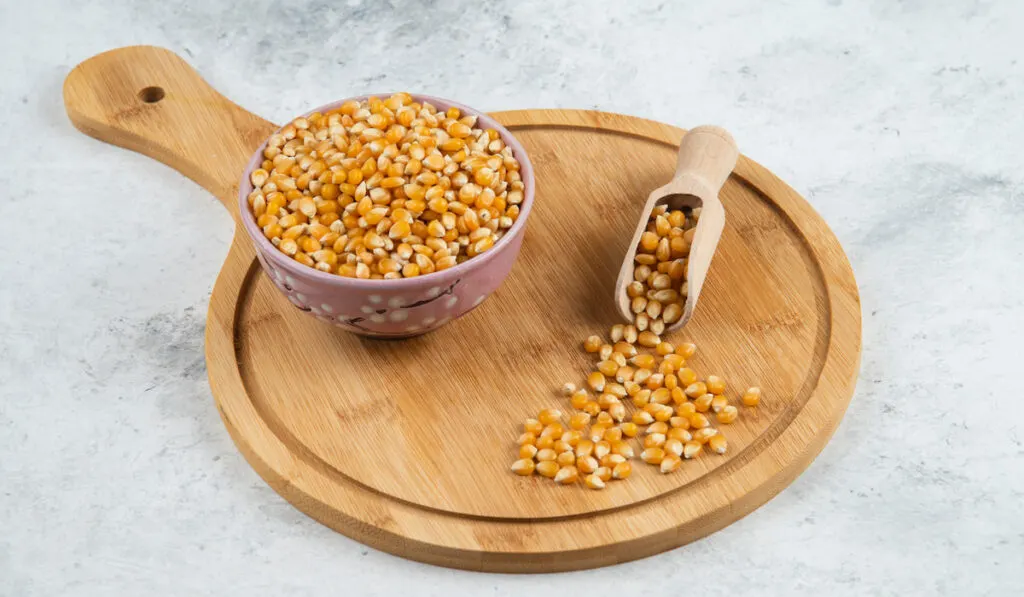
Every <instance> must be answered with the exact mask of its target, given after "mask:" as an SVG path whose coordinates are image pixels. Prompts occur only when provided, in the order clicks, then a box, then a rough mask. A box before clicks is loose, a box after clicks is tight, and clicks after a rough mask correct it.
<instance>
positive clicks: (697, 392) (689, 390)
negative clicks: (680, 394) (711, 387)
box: [684, 381, 708, 398]
mask: <svg viewBox="0 0 1024 597" xmlns="http://www.w3.org/2000/svg"><path fill="white" fill-rule="evenodd" d="M684 391H685V392H686V395H687V396H689V397H690V398H699V397H700V396H703V395H704V394H707V393H708V386H707V385H705V384H704V382H702V381H698V382H695V383H692V384H690V385H688V386H686V390H684Z"/></svg>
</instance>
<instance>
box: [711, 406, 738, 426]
mask: <svg viewBox="0 0 1024 597" xmlns="http://www.w3.org/2000/svg"><path fill="white" fill-rule="evenodd" d="M738 416H739V411H738V410H737V409H736V407H735V406H726V407H725V408H723V409H722V410H721V412H719V413H718V414H717V415H716V417H715V418H716V419H718V422H719V423H721V424H723V425H728V424H729V423H732V422H733V421H735V420H736V417H738Z"/></svg>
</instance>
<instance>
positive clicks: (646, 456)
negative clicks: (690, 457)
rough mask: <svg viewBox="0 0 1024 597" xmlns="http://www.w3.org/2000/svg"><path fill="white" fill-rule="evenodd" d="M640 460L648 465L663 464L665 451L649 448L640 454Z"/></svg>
mask: <svg viewBox="0 0 1024 597" xmlns="http://www.w3.org/2000/svg"><path fill="white" fill-rule="evenodd" d="M697 445H700V444H697ZM640 459H641V460H643V461H644V462H646V463H647V464H661V461H662V460H664V459H665V450H662V449H661V448H657V447H654V448H647V449H645V450H644V451H643V452H641V453H640Z"/></svg>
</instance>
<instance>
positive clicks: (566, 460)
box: [555, 452, 576, 467]
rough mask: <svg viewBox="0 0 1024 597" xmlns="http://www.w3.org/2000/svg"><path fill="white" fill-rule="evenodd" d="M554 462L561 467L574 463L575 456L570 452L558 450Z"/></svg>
mask: <svg viewBox="0 0 1024 597" xmlns="http://www.w3.org/2000/svg"><path fill="white" fill-rule="evenodd" d="M555 462H557V463H558V466H562V467H565V466H573V465H574V464H576V456H575V455H573V453H572V452H559V454H558V457H557V458H555Z"/></svg>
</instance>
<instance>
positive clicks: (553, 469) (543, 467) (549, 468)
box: [537, 460, 559, 479]
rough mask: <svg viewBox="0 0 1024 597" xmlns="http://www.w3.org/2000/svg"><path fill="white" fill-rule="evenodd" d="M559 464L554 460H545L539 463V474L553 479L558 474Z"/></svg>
mask: <svg viewBox="0 0 1024 597" xmlns="http://www.w3.org/2000/svg"><path fill="white" fill-rule="evenodd" d="M558 469H559V466H558V463H557V462H555V461H554V460H544V461H541V462H538V463H537V474H539V475H541V476H542V477H547V478H549V479H553V478H554V476H555V475H557V474H558Z"/></svg>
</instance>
